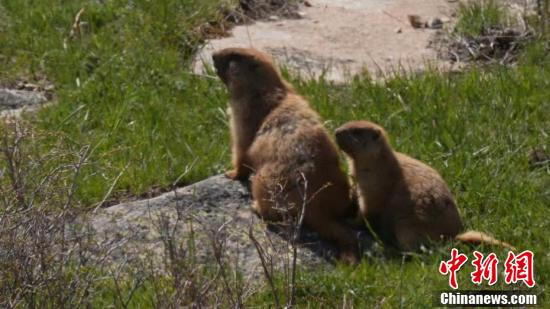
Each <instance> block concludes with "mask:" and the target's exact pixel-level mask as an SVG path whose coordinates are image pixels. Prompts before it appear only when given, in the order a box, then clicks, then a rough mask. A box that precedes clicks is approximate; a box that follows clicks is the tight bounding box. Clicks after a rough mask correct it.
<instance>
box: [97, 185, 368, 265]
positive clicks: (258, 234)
mask: <svg viewBox="0 0 550 309" xmlns="http://www.w3.org/2000/svg"><path fill="white" fill-rule="evenodd" d="M250 205H251V196H250V193H249V191H248V189H247V188H246V186H245V185H243V184H242V183H240V182H238V181H232V180H229V179H228V178H226V177H225V176H221V175H220V176H214V177H211V178H209V179H206V180H204V181H201V182H198V183H196V184H193V185H190V186H187V187H184V188H181V189H177V190H175V191H172V192H169V193H165V194H163V195H161V196H158V197H155V198H152V199H148V200H141V201H136V202H129V203H123V204H120V205H116V206H112V207H109V208H105V209H100V210H98V211H97V212H96V213H95V214H91V215H90V216H89V217H88V219H87V220H88V222H89V227H91V230H92V231H93V233H94V234H95V239H96V242H97V243H98V244H102V247H106V246H107V247H108V246H111V247H113V248H114V249H112V250H110V251H109V256H108V259H110V260H111V261H112V262H117V261H118V262H125V261H127V260H128V259H135V258H142V257H146V256H149V257H150V256H154V257H156V258H157V261H161V260H163V259H164V257H165V256H166V255H165V254H166V253H167V252H168V251H167V249H168V247H169V246H167V241H168V240H171V241H173V243H174V244H177V246H182V247H181V249H182V250H183V251H182V252H187V254H191V251H193V253H192V254H193V256H194V258H196V259H197V260H198V261H199V262H200V263H203V264H208V263H215V262H216V261H217V256H220V254H222V255H223V257H222V258H223V259H224V261H225V260H227V261H231V264H232V265H236V267H237V268H238V269H239V270H240V271H243V272H244V273H248V274H260V275H261V274H262V270H261V268H260V267H261V260H260V258H259V255H258V252H257V248H256V247H255V245H254V243H253V242H252V241H251V238H250V236H249V232H250V231H251V230H252V233H253V235H254V238H255V239H257V241H258V243H259V244H260V245H261V247H262V249H263V250H264V251H265V252H266V254H267V256H269V260H271V261H273V263H274V265H275V266H277V265H278V266H281V267H283V265H284V263H285V261H286V262H288V257H289V253H290V252H291V246H290V243H289V241H288V237H286V236H285V233H284V229H282V228H277V227H274V226H267V225H266V224H265V223H264V222H262V221H261V220H260V219H259V218H258V217H257V216H256V215H255V214H254V213H253V212H252V211H251V208H250ZM358 232H359V233H360V231H358ZM365 237H368V236H366V235H365ZM362 239H363V240H364V241H363V242H364V243H365V244H366V245H364V247H365V248H366V247H367V245H368V243H369V241H370V238H369V239H367V238H362ZM190 244H192V248H193V250H191V248H190V247H189V246H190ZM335 253H336V251H335V248H334V247H333V246H331V245H330V244H328V243H326V242H324V241H321V240H319V238H318V237H317V235H316V233H313V232H311V231H308V230H307V228H304V230H303V233H302V236H301V238H300V245H299V246H298V254H297V257H298V258H297V260H298V263H299V264H300V265H303V266H313V265H320V264H326V265H330V263H329V262H328V261H331V260H333V258H334V256H335ZM285 259H286V260H285Z"/></svg>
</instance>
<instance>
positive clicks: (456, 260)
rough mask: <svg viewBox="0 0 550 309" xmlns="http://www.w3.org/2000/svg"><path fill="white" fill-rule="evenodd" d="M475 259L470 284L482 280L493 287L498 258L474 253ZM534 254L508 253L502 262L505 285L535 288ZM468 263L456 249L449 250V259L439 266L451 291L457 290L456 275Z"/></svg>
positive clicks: (465, 257)
mask: <svg viewBox="0 0 550 309" xmlns="http://www.w3.org/2000/svg"><path fill="white" fill-rule="evenodd" d="M474 257H475V259H474V260H473V261H472V265H473V266H474V268H475V269H474V271H473V272H471V273H470V276H471V278H472V282H473V283H475V284H481V283H482V282H483V280H486V281H488V284H489V285H494V284H495V283H496V282H497V281H498V263H499V260H498V257H497V255H496V254H494V253H490V254H488V255H487V257H484V256H483V253H481V252H478V251H474ZM533 258H534V253H533V252H532V251H530V250H525V251H523V252H522V253H520V254H517V255H516V254H514V253H513V252H512V251H510V252H508V257H507V258H506V261H505V262H504V272H505V275H506V276H505V278H504V281H505V282H506V284H512V283H517V282H519V281H523V283H525V284H526V285H527V286H528V287H530V288H532V287H534V286H535V279H534V278H535V277H534V270H533V268H534V264H533ZM466 261H468V257H467V256H466V255H465V254H463V253H458V250H457V249H456V248H453V249H452V250H451V259H450V260H448V261H442V262H441V264H439V273H441V274H442V275H445V276H446V275H448V276H449V286H450V287H451V288H453V289H455V290H456V289H458V282H457V279H456V274H457V272H458V271H459V270H460V268H461V267H462V266H463V265H464V264H465V263H466Z"/></svg>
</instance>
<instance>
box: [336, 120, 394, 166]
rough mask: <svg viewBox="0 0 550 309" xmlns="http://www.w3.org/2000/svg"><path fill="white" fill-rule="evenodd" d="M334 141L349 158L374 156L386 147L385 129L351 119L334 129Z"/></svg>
mask: <svg viewBox="0 0 550 309" xmlns="http://www.w3.org/2000/svg"><path fill="white" fill-rule="evenodd" d="M335 134H336V142H337V143H338V146H339V147H340V149H342V151H344V152H345V153H346V154H347V155H348V156H350V157H351V158H363V157H367V158H371V159H372V158H376V157H378V156H379V155H380V154H381V153H382V152H383V150H385V149H388V147H389V145H388V139H387V136H386V131H385V130H384V129H383V128H382V127H381V126H379V125H377V124H375V123H372V122H368V121H351V122H348V123H346V124H344V125H342V126H341V127H339V128H338V129H336V132H335Z"/></svg>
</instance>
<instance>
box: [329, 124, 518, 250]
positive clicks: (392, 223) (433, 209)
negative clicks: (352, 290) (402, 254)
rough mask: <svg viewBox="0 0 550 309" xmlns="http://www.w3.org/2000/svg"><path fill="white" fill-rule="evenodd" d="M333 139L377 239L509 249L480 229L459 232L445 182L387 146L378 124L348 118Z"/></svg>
mask: <svg viewBox="0 0 550 309" xmlns="http://www.w3.org/2000/svg"><path fill="white" fill-rule="evenodd" d="M336 140H337V143H338V145H339V146H340V148H341V149H342V150H343V151H344V152H345V153H346V155H347V156H348V158H349V164H350V169H351V173H352V177H353V178H354V179H355V182H356V186H357V195H358V199H359V207H360V211H361V213H362V215H363V217H364V218H365V219H366V220H367V221H368V222H369V224H370V225H371V226H372V228H373V230H374V231H375V232H376V233H377V234H378V235H379V237H380V238H381V240H382V241H384V242H386V243H389V244H391V245H393V246H395V247H397V248H398V249H400V250H402V251H417V250H419V249H420V247H421V246H422V245H427V244H428V243H429V242H433V241H437V240H441V239H449V238H456V239H457V240H460V241H462V242H472V243H488V244H496V245H502V246H506V247H510V248H512V247H511V246H510V245H509V244H507V243H503V242H500V241H498V240H496V239H494V238H492V237H491V236H488V235H486V234H484V233H481V232H476V231H469V232H466V233H463V234H460V235H459V233H460V231H462V228H463V226H462V222H461V220H460V215H459V213H458V210H457V207H456V203H455V201H454V199H453V196H452V194H451V192H450V190H449V188H448V187H447V184H446V183H445V181H444V180H443V179H442V178H441V176H440V175H439V173H438V172H437V171H436V170H434V169H433V168H431V167H430V166H428V165H426V164H424V163H422V162H420V161H418V160H416V159H413V158H411V157H409V156H407V155H405V154H402V153H399V152H396V151H393V149H392V147H391V145H390V143H389V140H388V137H387V134H386V132H385V130H384V129H383V128H382V127H381V126H379V125H377V124H374V123H371V122H368V121H352V122H348V123H346V124H344V125H343V126H341V127H340V128H338V129H337V130H336Z"/></svg>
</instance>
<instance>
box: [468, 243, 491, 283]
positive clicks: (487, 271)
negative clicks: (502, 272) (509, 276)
mask: <svg viewBox="0 0 550 309" xmlns="http://www.w3.org/2000/svg"><path fill="white" fill-rule="evenodd" d="M474 256H475V257H476V258H475V260H473V261H472V265H474V267H475V268H476V270H475V271H473V272H472V273H471V274H470V275H471V276H472V282H473V283H476V284H481V282H482V281H483V280H484V279H485V280H488V281H489V285H493V284H495V283H496V282H497V280H498V274H497V265H498V258H497V255H496V254H494V253H491V254H489V255H488V256H487V258H486V259H485V260H483V253H481V252H478V251H474Z"/></svg>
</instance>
